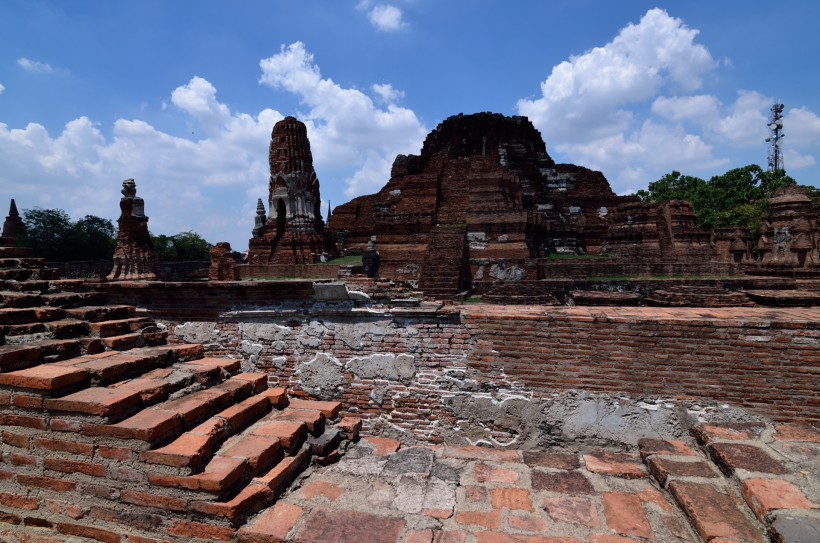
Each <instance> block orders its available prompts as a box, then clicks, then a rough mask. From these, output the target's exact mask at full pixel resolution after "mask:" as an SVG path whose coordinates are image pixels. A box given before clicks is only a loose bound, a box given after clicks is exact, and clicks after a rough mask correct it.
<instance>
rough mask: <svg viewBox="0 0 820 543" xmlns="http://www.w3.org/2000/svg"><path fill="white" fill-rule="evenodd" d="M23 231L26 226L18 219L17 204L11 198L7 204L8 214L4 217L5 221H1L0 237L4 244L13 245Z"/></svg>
mask: <svg viewBox="0 0 820 543" xmlns="http://www.w3.org/2000/svg"><path fill="white" fill-rule="evenodd" d="M25 231H26V225H25V223H23V219H21V218H20V212H19V211H17V204H16V203H15V202H14V198H12V199H11V203H10V204H9V214H8V215H7V216H6V220H5V221H3V232H2V235H0V237H2V239H3V243H4V244H7V245H14V242H15V239H16V238H18V237H19V236H21V235H23V234H24V233H25Z"/></svg>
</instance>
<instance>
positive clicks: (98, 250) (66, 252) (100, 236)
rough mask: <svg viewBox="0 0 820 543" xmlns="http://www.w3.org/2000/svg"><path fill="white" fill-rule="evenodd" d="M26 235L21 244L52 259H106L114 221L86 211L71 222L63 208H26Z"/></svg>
mask: <svg viewBox="0 0 820 543" xmlns="http://www.w3.org/2000/svg"><path fill="white" fill-rule="evenodd" d="M23 222H24V223H25V224H26V235H25V236H24V238H23V239H22V240H20V244H21V245H25V246H26V247H31V248H32V249H34V251H35V254H37V255H38V256H40V257H42V258H45V259H46V260H49V261H52V262H67V261H70V260H108V259H110V258H111V257H112V256H113V254H114V246H115V245H116V230H115V229H114V224H113V223H112V222H111V221H110V220H108V219H103V218H101V217H96V216H94V215H86V216H85V217H83V218H82V219H80V220H78V221H77V222H72V221H71V218H70V217H69V216H68V213H66V212H65V211H63V210H62V209H40V208H35V209H25V210H23Z"/></svg>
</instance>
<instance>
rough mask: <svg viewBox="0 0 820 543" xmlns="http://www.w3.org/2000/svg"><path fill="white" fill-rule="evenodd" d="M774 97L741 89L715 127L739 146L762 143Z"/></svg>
mask: <svg viewBox="0 0 820 543" xmlns="http://www.w3.org/2000/svg"><path fill="white" fill-rule="evenodd" d="M771 105H772V99H771V98H769V97H766V96H764V95H762V94H760V93H759V92H756V91H740V92H738V97H737V100H735V103H734V104H733V105H732V106H731V108H730V111H729V112H728V114H727V115H725V116H724V117H721V118H720V119H719V120H718V121H717V122H716V123H714V125H710V126H707V127H706V129H707V130H708V129H713V130H714V131H715V132H716V133H717V134H718V135H719V136H720V137H722V138H723V139H725V140H727V141H728V142H730V143H732V144H734V145H737V146H750V145H760V143H761V142H762V141H764V140H765V139H766V134H767V130H766V119H767V116H768V111H767V110H768V109H769V108H770V107H771Z"/></svg>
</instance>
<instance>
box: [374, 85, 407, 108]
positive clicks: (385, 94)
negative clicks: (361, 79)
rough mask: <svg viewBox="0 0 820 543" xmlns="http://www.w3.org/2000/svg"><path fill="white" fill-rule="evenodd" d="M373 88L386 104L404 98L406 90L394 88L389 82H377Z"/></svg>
mask: <svg viewBox="0 0 820 543" xmlns="http://www.w3.org/2000/svg"><path fill="white" fill-rule="evenodd" d="M371 88H372V89H373V92H374V93H376V96H377V97H378V98H379V100H381V101H382V102H384V103H386V104H392V103H394V102H396V101H398V100H401V99H402V98H404V91H400V90H397V89H394V88H393V85H391V84H389V83H384V84H375V85H373V86H372V87H371Z"/></svg>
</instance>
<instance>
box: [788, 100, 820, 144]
mask: <svg viewBox="0 0 820 543" xmlns="http://www.w3.org/2000/svg"><path fill="white" fill-rule="evenodd" d="M783 127H784V132H785V133H786V134H787V136H788V139H787V140H786V143H787V144H789V145H797V146H809V145H811V146H815V147H817V146H818V145H820V117H818V116H817V114H816V113H814V112H813V111H809V110H808V109H806V108H805V107H798V108H792V109H790V110H788V111H787V112H786V115H785V116H784V118H783Z"/></svg>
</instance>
